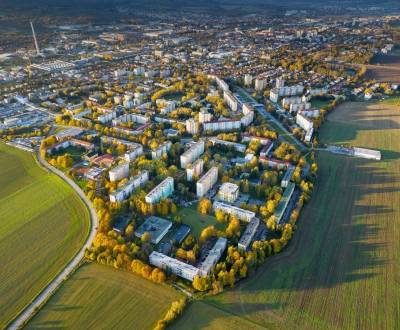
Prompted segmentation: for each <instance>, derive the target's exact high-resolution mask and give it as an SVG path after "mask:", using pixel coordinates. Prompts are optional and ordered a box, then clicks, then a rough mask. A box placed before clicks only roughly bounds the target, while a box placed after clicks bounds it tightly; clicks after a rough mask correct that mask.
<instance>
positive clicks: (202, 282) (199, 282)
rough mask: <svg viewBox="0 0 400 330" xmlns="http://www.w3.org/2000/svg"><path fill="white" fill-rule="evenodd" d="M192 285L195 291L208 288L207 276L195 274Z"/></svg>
mask: <svg viewBox="0 0 400 330" xmlns="http://www.w3.org/2000/svg"><path fill="white" fill-rule="evenodd" d="M192 286H193V288H194V289H195V290H197V291H206V290H208V289H210V283H209V279H208V278H207V277H200V276H195V278H194V280H193V283H192Z"/></svg>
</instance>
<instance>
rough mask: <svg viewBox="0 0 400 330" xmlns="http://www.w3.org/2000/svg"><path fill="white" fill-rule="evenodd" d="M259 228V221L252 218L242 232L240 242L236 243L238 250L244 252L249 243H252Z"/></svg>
mask: <svg viewBox="0 0 400 330" xmlns="http://www.w3.org/2000/svg"><path fill="white" fill-rule="evenodd" d="M259 226H260V219H259V218H253V219H251V221H250V222H249V224H248V225H247V227H246V229H245V231H244V232H243V234H242V236H241V237H240V240H239V242H238V249H239V250H244V251H246V250H247V249H248V248H249V246H250V244H251V242H252V241H253V238H254V235H255V234H256V232H257V230H258V227H259Z"/></svg>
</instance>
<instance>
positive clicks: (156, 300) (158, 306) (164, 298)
mask: <svg viewBox="0 0 400 330" xmlns="http://www.w3.org/2000/svg"><path fill="white" fill-rule="evenodd" d="M181 297H182V296H181V294H180V293H178V291H176V290H174V289H172V288H170V287H168V286H167V285H159V284H155V283H152V282H150V281H148V280H145V279H143V278H141V277H138V276H136V275H134V274H131V273H128V272H125V271H122V270H116V269H113V268H112V267H108V266H103V265H99V264H95V263H93V264H87V265H84V266H82V267H81V268H80V269H78V270H77V272H76V273H75V274H74V275H73V276H72V277H71V278H70V279H68V281H66V282H65V283H64V284H63V286H62V287H61V288H60V289H59V291H58V292H57V293H56V294H55V295H54V296H53V297H52V298H51V299H50V301H49V302H48V303H47V304H46V305H45V306H44V308H43V309H42V310H41V311H40V312H39V313H38V314H37V315H36V316H35V317H34V318H33V319H32V320H31V322H30V323H29V324H28V326H27V328H28V329H43V328H53V329H55V328H57V329H62V328H68V329H152V328H153V327H154V326H155V324H156V323H157V321H158V320H159V319H161V318H163V317H164V314H165V313H166V311H167V310H168V309H169V307H170V305H171V303H172V301H175V300H178V299H179V298H181Z"/></svg>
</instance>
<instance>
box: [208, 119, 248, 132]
mask: <svg viewBox="0 0 400 330" xmlns="http://www.w3.org/2000/svg"><path fill="white" fill-rule="evenodd" d="M241 124H242V123H241V121H240V119H224V120H218V121H209V122H204V123H203V130H204V131H211V132H213V131H231V130H237V129H240V127H241Z"/></svg>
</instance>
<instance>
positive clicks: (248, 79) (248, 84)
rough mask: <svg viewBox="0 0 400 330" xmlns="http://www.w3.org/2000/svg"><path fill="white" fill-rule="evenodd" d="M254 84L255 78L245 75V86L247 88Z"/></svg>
mask: <svg viewBox="0 0 400 330" xmlns="http://www.w3.org/2000/svg"><path fill="white" fill-rule="evenodd" d="M252 82H253V76H252V75H251V74H245V75H244V84H245V85H246V86H251V83H252Z"/></svg>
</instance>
